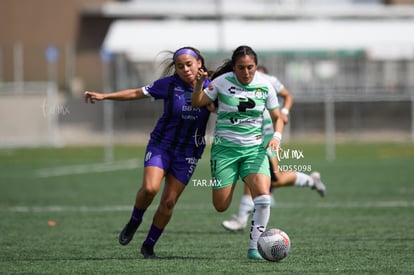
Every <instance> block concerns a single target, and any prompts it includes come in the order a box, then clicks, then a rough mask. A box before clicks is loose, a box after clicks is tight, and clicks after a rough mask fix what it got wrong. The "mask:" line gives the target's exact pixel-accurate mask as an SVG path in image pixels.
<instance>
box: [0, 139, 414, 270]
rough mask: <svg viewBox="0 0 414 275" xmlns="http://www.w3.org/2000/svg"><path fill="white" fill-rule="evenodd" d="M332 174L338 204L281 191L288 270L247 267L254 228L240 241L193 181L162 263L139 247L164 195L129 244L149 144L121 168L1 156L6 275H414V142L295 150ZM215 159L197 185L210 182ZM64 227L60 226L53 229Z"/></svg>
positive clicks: (98, 154) (75, 156)
mask: <svg viewBox="0 0 414 275" xmlns="http://www.w3.org/2000/svg"><path fill="white" fill-rule="evenodd" d="M285 147H287V148H292V149H296V150H300V151H301V152H302V153H303V156H302V157H301V158H300V159H299V160H295V159H292V158H291V159H287V160H284V161H283V164H289V163H290V164H301V165H304V166H305V167H306V165H311V167H312V170H318V171H320V172H321V174H322V180H323V181H324V182H325V184H326V185H327V188H328V195H327V197H325V198H320V197H319V196H318V195H317V193H316V192H315V191H311V190H310V189H308V188H296V187H290V188H280V189H277V190H276V191H275V195H274V196H275V199H276V201H277V205H276V207H275V208H272V210H271V217H270V222H269V227H277V228H281V229H283V230H285V231H286V232H287V233H288V235H289V236H290V239H291V243H292V247H291V251H290V254H289V255H288V257H287V258H286V259H284V260H283V261H281V262H279V263H271V262H267V261H265V260H263V261H251V260H247V258H246V252H247V245H248V231H246V232H243V233H229V232H226V231H225V230H224V229H223V228H222V227H221V225H220V224H221V221H222V220H224V219H228V218H230V217H231V215H232V214H234V213H236V210H237V206H238V202H239V199H240V195H241V191H242V188H241V187H242V185H241V184H239V186H238V187H237V189H236V193H235V197H234V199H233V203H232V206H231V208H230V209H229V210H228V211H226V212H225V213H217V212H215V210H214V208H213V206H212V204H211V190H210V188H209V187H206V186H200V185H195V184H194V182H190V183H189V185H188V187H187V189H186V190H185V192H184V194H183V196H182V197H181V199H180V201H179V202H178V204H177V206H176V209H175V213H174V216H173V218H172V220H171V222H170V224H169V225H168V227H167V228H166V230H165V232H164V234H163V236H162V237H161V238H160V240H159V242H158V244H157V246H156V252H157V254H158V255H159V256H160V257H161V258H160V259H157V260H145V259H143V258H142V256H141V254H140V253H139V248H140V245H141V243H142V241H143V240H144V238H145V236H146V232H147V230H148V228H149V226H150V223H151V220H152V215H153V213H154V211H155V208H156V205H157V202H158V198H159V196H157V198H156V201H155V202H154V204H153V205H152V206H151V207H150V209H149V210H148V211H147V213H146V215H145V216H144V222H143V224H142V225H141V227H140V229H139V231H138V232H137V234H136V235H135V238H134V240H133V241H132V242H131V243H130V244H129V245H128V246H125V247H124V246H121V245H119V244H118V233H119V231H120V230H121V229H122V227H123V226H124V224H125V223H126V222H127V220H128V219H129V215H130V212H131V209H132V205H133V201H134V198H135V192H136V190H137V189H138V187H139V186H140V184H141V178H142V157H143V150H144V148H142V147H134V146H129V147H128V146H118V147H116V148H115V159H116V162H115V163H114V164H110V165H105V164H104V163H103V155H104V152H103V149H102V148H98V147H96V148H89V147H88V148H85V147H82V148H63V149H13V150H12V149H7V150H6V149H3V150H0V230H1V234H0V247H1V249H0V274H266V273H274V272H275V273H276V272H277V273H279V274H286V273H294V274H318V273H326V274H331V273H334V274H364V273H365V274H368V273H369V274H413V273H414V260H413V259H414V237H413V236H414V234H413V233H414V183H413V180H412V175H413V174H414V145H413V144H393V143H389V144H388V143H387V144H384V143H381V144H352V145H351V144H341V145H338V146H337V148H336V150H337V151H336V152H337V158H336V160H335V161H331V162H329V161H326V160H325V158H324V156H325V147H324V145H321V144H306V145H303V144H289V145H286V146H285ZM208 160H209V156H208V152H207V154H205V155H204V159H203V160H202V161H201V162H200V164H199V166H198V168H197V171H196V174H195V175H194V177H193V179H194V180H203V179H209V166H208V163H209V162H208ZM49 220H53V221H56V226H53V227H52V226H48V221H49Z"/></svg>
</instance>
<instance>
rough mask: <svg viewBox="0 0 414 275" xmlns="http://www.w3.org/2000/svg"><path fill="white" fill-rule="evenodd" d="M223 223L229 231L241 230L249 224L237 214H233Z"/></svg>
mask: <svg viewBox="0 0 414 275" xmlns="http://www.w3.org/2000/svg"><path fill="white" fill-rule="evenodd" d="M221 225H222V226H223V227H224V228H225V229H227V230H229V231H241V230H244V229H245V228H246V226H247V224H246V223H243V222H242V221H240V219H239V217H238V216H237V215H233V217H232V219H231V220H228V221H223V222H222V223H221Z"/></svg>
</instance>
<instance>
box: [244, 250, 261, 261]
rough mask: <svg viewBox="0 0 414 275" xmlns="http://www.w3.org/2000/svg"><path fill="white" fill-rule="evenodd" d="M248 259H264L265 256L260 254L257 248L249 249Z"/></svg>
mask: <svg viewBox="0 0 414 275" xmlns="http://www.w3.org/2000/svg"><path fill="white" fill-rule="evenodd" d="M247 259H250V260H262V259H263V257H262V256H261V255H260V253H259V251H258V250H257V249H249V250H247Z"/></svg>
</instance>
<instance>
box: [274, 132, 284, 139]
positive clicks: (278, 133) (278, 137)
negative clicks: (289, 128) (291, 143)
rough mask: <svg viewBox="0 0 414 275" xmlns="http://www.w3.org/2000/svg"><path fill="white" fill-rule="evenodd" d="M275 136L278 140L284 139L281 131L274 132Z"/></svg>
mask: <svg viewBox="0 0 414 275" xmlns="http://www.w3.org/2000/svg"><path fill="white" fill-rule="evenodd" d="M273 137H274V138H275V139H278V140H282V134H281V133H280V132H274V133H273Z"/></svg>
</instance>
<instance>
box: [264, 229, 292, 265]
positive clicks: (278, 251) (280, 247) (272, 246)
mask: <svg viewBox="0 0 414 275" xmlns="http://www.w3.org/2000/svg"><path fill="white" fill-rule="evenodd" d="M257 249H258V250H259V253H260V255H261V256H262V257H263V258H264V259H266V260H268V261H271V262H278V261H280V260H282V259H284V258H286V256H287V255H288V253H289V250H290V239H289V236H288V235H287V234H286V232H284V231H283V230H280V229H277V228H272V229H268V230H266V231H265V232H263V233H262V234H261V235H260V237H259V240H258V241H257Z"/></svg>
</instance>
